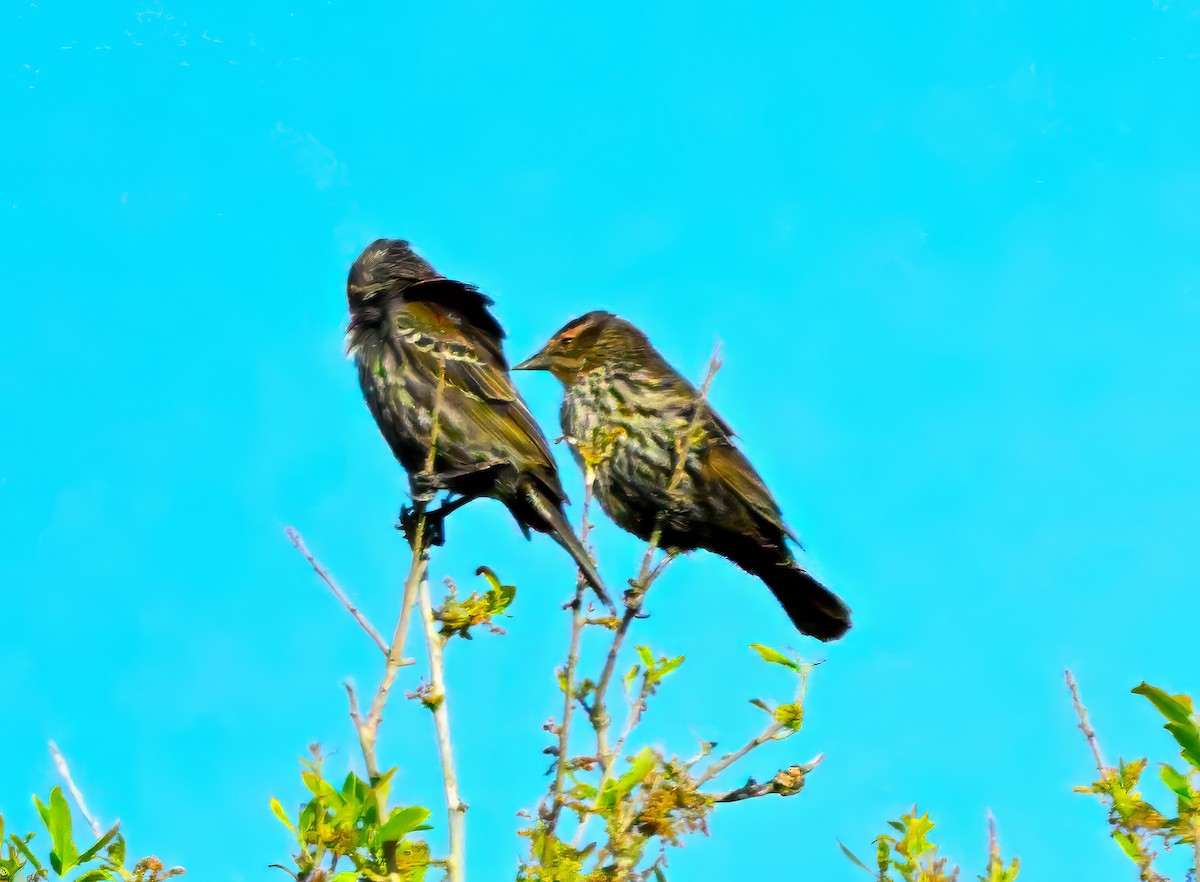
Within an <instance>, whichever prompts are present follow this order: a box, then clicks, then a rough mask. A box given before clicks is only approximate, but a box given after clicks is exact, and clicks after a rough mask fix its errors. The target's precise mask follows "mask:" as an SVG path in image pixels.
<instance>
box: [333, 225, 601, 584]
mask: <svg viewBox="0 0 1200 882" xmlns="http://www.w3.org/2000/svg"><path fill="white" fill-rule="evenodd" d="M346 296H347V299H348V301H349V303H350V324H349V327H348V328H347V335H348V338H349V347H348V348H349V351H350V352H351V354H353V356H354V361H355V363H356V364H357V366H358V379H359V384H360V385H361V386H362V391H363V396H364V397H365V398H366V401H367V407H368V408H370V410H371V414H372V416H374V417H375V422H376V423H378V425H379V431H380V432H382V433H383V437H384V438H385V439H386V440H387V442H388V444H389V445H390V446H391V448H392V453H394V454H395V456H396V459H398V460H399V461H400V464H401V465H402V466H404V468H405V470H406V471H407V472H408V476H409V482H410V485H411V488H412V494H413V498H414V499H417V498H420V499H425V500H429V499H431V498H432V497H433V495H434V494H435V493H436V492H437V491H439V490H444V491H446V492H447V493H449V494H452V495H454V496H457V497H459V498H457V499H454V500H453V501H451V502H447V503H446V504H445V505H443V506H442V507H441V509H440V510H439V511H438V512H436V513H434V514H435V515H436V516H437V523H439V524H440V519H441V518H442V517H444V516H445V515H446V514H449V512H450V511H452V510H454V509H456V508H458V507H459V506H461V505H463V504H465V503H467V502H470V501H471V500H472V499H478V498H479V497H482V496H486V497H490V498H492V499H497V500H499V501H500V502H502V503H504V505H505V506H507V507H508V510H509V511H510V512H511V513H512V516H513V518H515V519H516V522H517V524H518V525H519V526H520V527H521V530H522V531H523V532H524V533H525V535H526V537H528V536H529V531H530V530H531V529H533V530H537V531H538V532H539V533H547V534H549V535H550V536H551V537H553V538H554V540H555V541H557V542H558V544H559V545H561V546H562V547H563V548H565V549H566V550H567V551H568V552H569V553H570V554H571V556H572V557H574V558H575V562H576V564H577V565H578V566H579V568H580V570H582V571H583V574H584V576H585V577H586V579H587V581H588V582H589V583H590V584H591V586H592V588H594V589H595V591H596V594H597V595H599V597H600V599H601V600H602V601H604V603H605V604H606V605H609V602H608V596H607V594H606V592H605V588H604V583H603V582H602V581H601V579H600V575H599V574H598V573H597V572H596V568H595V566H594V565H593V564H592V561H591V558H590V557H589V556H588V553H587V551H586V550H585V549H584V547H583V544H582V543H581V542H580V541H579V539H578V537H576V535H575V533H574V531H573V530H572V529H571V525H570V523H568V521H567V518H566V515H565V513H564V512H563V505H564V504H565V503H566V501H567V495H566V493H564V492H563V488H562V483H561V482H560V481H559V477H558V469H557V467H556V466H555V464H554V457H553V456H552V455H551V453H550V446H549V444H547V443H546V436H545V435H543V434H542V431H541V429H539V428H538V425H537V423H536V422H534V419H533V416H532V415H531V414H530V413H529V408H527V407H526V406H525V402H524V401H523V400H522V399H521V396H520V394H519V393H518V392H517V390H516V388H515V387H514V386H513V384H512V378H511V377H510V376H509V373H508V363H507V362H506V361H505V360H504V352H503V350H502V348H501V341H502V340H503V338H504V331H503V330H502V329H501V327H500V324H499V322H497V321H496V319H495V317H494V316H493V315H492V314H491V312H490V311H489V309H488V307H489V306H491V304H492V301H491V299H490V298H488V297H486V296H485V295H483V294H481V293H480V292H479V291H478V290H477V289H476V288H475V287H474V286H473V285H467V284H464V283H463V282H456V281H453V280H451V279H447V278H445V277H444V276H442V275H441V274H439V273H438V272H437V271H436V270H434V268H433V267H432V266H430V265H429V263H427V262H426V261H425V260H423V259H422V258H421V257H420V256H418V255H417V254H416V253H415V252H414V251H413V250H412V248H411V247H410V246H409V244H408V243H407V242H405V241H404V240H403V239H378V240H376V241H375V242H372V243H371V244H370V245H368V246H367V248H366V249H365V250H364V251H363V253H362V254H361V255H359V257H358V259H357V260H356V261H354V265H353V266H352V267H350V278H349V280H348V281H347V284H346ZM439 387H441V390H442V391H441V402H440V405H438V418H437V433H438V434H437V439H436V443H434V444H433V446H434V456H433V469H432V474H430V475H426V474H425V469H426V465H427V461H428V458H429V449H430V445H431V443H432V434H433V425H434V421H433V411H434V407H435V402H436V401H437V400H438V395H439V392H438V390H439Z"/></svg>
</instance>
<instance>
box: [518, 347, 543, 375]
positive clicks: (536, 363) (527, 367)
mask: <svg viewBox="0 0 1200 882" xmlns="http://www.w3.org/2000/svg"><path fill="white" fill-rule="evenodd" d="M513 370H514V371H548V370H550V357H549V356H548V355H546V350H545V349H543V350H541V351H540V352H535V353H534V354H533V355H531V356H530V357H529V358H527V359H525V360H524V361H523V362H521V363H520V364H518V365H516V366H515V367H513Z"/></svg>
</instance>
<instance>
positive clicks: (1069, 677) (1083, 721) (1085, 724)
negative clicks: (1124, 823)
mask: <svg viewBox="0 0 1200 882" xmlns="http://www.w3.org/2000/svg"><path fill="white" fill-rule="evenodd" d="M1063 677H1064V679H1065V680H1066V681H1067V689H1069V690H1070V692H1071V702H1072V704H1074V705H1075V716H1077V717H1079V728H1080V730H1081V731H1082V732H1083V737H1084V738H1086V739H1087V743H1088V747H1090V748H1091V749H1092V758H1093V759H1094V760H1095V761H1096V769H1097V770H1098V771H1099V772H1100V775H1101V777H1103V776H1104V774H1105V771H1106V769H1107V767H1106V766H1105V765H1104V760H1103V759H1102V758H1101V757H1100V742H1098V741H1097V740H1096V730H1095V729H1093V728H1092V724H1091V721H1090V720H1089V719H1088V712H1087V708H1086V707H1084V705H1083V700H1082V699H1081V698H1080V697H1079V684H1077V683H1076V682H1075V675H1074V674H1072V673H1071V669H1070V668H1067V669H1066V671H1064V672H1063Z"/></svg>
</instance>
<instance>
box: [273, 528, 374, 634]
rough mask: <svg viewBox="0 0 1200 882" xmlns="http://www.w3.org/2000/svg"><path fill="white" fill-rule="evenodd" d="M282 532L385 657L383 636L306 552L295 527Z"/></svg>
mask: <svg viewBox="0 0 1200 882" xmlns="http://www.w3.org/2000/svg"><path fill="white" fill-rule="evenodd" d="M283 532H284V533H286V534H287V537H288V539H290V540H291V542H292V544H293V545H294V546H296V550H297V551H299V552H300V554H302V555H303V556H304V559H305V560H306V561H308V564H309V566H311V567H312V568H313V571H314V572H315V573H316V574H317V575H318V576H320V577H321V581H322V582H324V583H325V584H326V585H328V586H329V590H330V591H332V592H333V596H334V597H336V598H337V599H338V600H340V601H341V602H342V606H344V607H346V609H347V610H349V612H350V615H352V616H354V619H355V621H357V622H358V623H359V624H360V625H362V628H363V630H364V631H366V632H367V634H368V636H370V638H371V639H372V640H374V641H375V645H376V646H378V647H379V651H380V652H382V653H383V654H384V655H387V654H388V645H387V644H386V643H385V642H384V640H383V635H382V634H380V633H379V631H377V630H376V629H375V626H374V625H372V624H371V623H370V622H369V621H367V617H366V616H364V615H363V614H362V612H360V611H359V609H358V607H356V606H355V605H354V604H353V603H352V602H351V601H350V598H349V597H347V596H346V593H345V592H344V591H342V589H341V588H339V587H338V584H337V582H335V581H334V580H333V576H331V575H330V574H329V571H328V570H326V569H325V567H323V566H321V562H320V561H319V560H317V559H316V558H315V557H313V554H312V552H311V551H309V550H308V546H307V545H305V544H304V537H303V536H301V535H300V531H299V530H297V529H296V528H295V527H285V528H284V530H283Z"/></svg>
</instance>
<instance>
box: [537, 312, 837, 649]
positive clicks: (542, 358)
mask: <svg viewBox="0 0 1200 882" xmlns="http://www.w3.org/2000/svg"><path fill="white" fill-rule="evenodd" d="M514 370H545V371H549V372H550V373H551V374H553V375H554V376H555V377H556V378H558V379H559V380H560V381H561V382H562V384H563V389H564V395H563V402H562V410H561V419H562V428H563V432H564V434H565V435H566V438H567V440H568V441H569V442H570V444H571V447H572V450H573V451H574V452H575V456H576V459H577V460H579V461H580V462H581V464H582V463H584V462H586V463H587V465H590V467H591V468H592V469H593V471H594V474H595V493H596V498H597V499H598V500H599V501H600V505H601V507H602V508H603V509H604V511H605V513H606V514H608V516H609V517H610V518H612V519H613V520H614V521H615V522H616V524H617V525H618V526H619V527H621V528H622V529H624V530H627V531H629V532H630V533H633V534H634V535H635V536H638V537H639V538H641V539H649V538H650V536H651V535H652V534H653V533H654V531H655V529H656V528H657V529H661V531H662V532H661V539H660V543H661V545H662V546H663V547H664V548H667V549H674V550H677V551H691V550H693V549H697V548H702V549H705V550H707V551H712V552H714V553H716V554H719V555H721V556H722V557H725V558H727V559H728V560H731V561H733V562H734V563H735V564H737V565H738V566H740V567H741V568H742V569H744V570H746V571H747V572H749V573H752V574H753V575H755V576H757V577H758V578H759V579H761V580H762V581H763V582H764V583H765V584H766V586H767V587H768V588H769V589H771V592H772V593H773V594H774V595H775V597H776V599H778V600H779V602H780V604H781V605H782V606H783V609H784V611H785V612H786V613H787V614H788V616H789V617H790V618H791V620H792V623H793V624H794V625H795V626H796V628H797V629H799V630H800V631H801V632H803V633H805V634H809V635H811V636H813V637H816V638H817V639H819V640H836V639H837V638H839V637H841V636H842V635H843V634H845V633H846V631H847V629H849V627H850V610H849V609H848V608H847V607H846V605H845V604H844V603H843V602H842V601H841V599H840V598H838V597H837V595H835V594H833V593H832V592H831V591H830V590H829V589H828V588H826V587H825V586H823V585H822V584H821V583H820V582H818V581H817V580H816V579H814V578H813V577H812V575H811V574H809V573H808V572H807V571H806V570H804V568H802V567H801V566H800V565H799V564H798V563H796V560H795V558H794V557H793V556H792V553H791V551H790V550H789V549H788V547H787V543H786V539H788V538H790V539H792V540H793V541H794V540H795V536H794V534H793V533H792V532H791V531H790V530H788V528H787V527H786V526H785V525H784V523H783V516H782V515H781V514H780V511H779V506H778V505H777V504H776V502H775V499H774V498H773V497H772V496H771V493H770V491H769V490H768V489H767V487H766V485H765V484H764V483H763V481H762V479H761V478H760V477H759V476H758V473H757V472H755V471H754V468H753V466H751V465H750V463H749V461H748V460H747V459H746V457H745V456H743V455H742V453H741V451H740V450H738V449H737V447H735V446H734V443H733V437H734V436H733V431H732V430H731V429H730V428H729V426H728V425H727V424H726V423H725V421H724V420H722V419H721V418H720V417H719V416H718V415H717V413H716V412H715V411H714V410H713V409H712V408H711V407H709V406H708V404H707V403H706V402H703V401H701V400H700V396H699V395H698V393H697V391H696V388H695V387H694V386H693V385H692V384H691V383H689V382H688V381H687V380H685V379H684V378H683V377H682V376H680V375H679V373H677V372H676V371H675V369H674V368H672V367H671V366H670V365H669V364H668V363H667V362H666V360H665V359H664V358H663V357H662V356H661V355H660V354H659V353H658V351H657V350H656V349H655V348H654V347H653V346H651V345H650V341H649V340H648V339H647V338H646V335H645V334H643V333H642V332H641V331H639V330H638V329H637V328H636V327H634V326H633V325H632V324H630V323H629V322H627V321H625V320H624V319H622V318H619V317H617V316H615V315H613V314H611V313H608V312H590V313H588V314H587V315H585V316H583V317H582V318H578V319H576V320H574V321H573V322H570V323H569V324H567V325H566V326H565V327H563V328H562V329H561V330H560V331H559V332H558V333H556V334H555V335H554V336H553V337H551V338H550V340H549V342H547V343H546V345H545V346H544V347H543V348H542V349H541V351H540V352H538V353H537V354H536V355H534V356H533V357H532V358H529V359H528V360H526V361H524V362H522V363H521V364H519V365H517V366H516V367H515V368H514ZM697 407H699V408H701V411H700V413H699V414H697V413H696V408H697ZM693 426H694V427H695V430H696V431H695V433H694V435H693V436H692V437H690V438H687V437H685V436H687V435H688V432H689V429H691V428H692V427H693ZM681 452H684V455H686V460H685V461H684V462H683V464H682V465H683V468H682V470H681V472H680V480H679V481H678V483H677V484H676V485H675V487H674V488H671V486H670V485H671V483H672V478H673V477H674V476H675V474H676V464H677V462H678V460H679V458H680V456H681Z"/></svg>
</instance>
